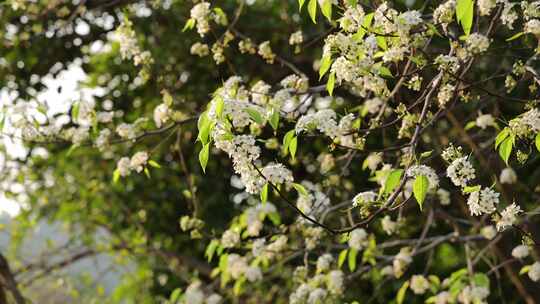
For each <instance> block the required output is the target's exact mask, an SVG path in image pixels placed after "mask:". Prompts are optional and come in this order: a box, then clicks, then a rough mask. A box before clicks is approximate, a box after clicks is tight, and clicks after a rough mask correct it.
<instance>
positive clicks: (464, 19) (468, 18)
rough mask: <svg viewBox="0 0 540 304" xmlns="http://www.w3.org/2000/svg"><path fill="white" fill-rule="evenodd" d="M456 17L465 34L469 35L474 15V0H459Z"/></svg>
mask: <svg viewBox="0 0 540 304" xmlns="http://www.w3.org/2000/svg"><path fill="white" fill-rule="evenodd" d="M456 17H457V21H458V23H459V24H461V27H462V28H463V32H464V33H465V35H466V36H469V34H470V33H471V28H472V23H473V17H474V0H457V3H456Z"/></svg>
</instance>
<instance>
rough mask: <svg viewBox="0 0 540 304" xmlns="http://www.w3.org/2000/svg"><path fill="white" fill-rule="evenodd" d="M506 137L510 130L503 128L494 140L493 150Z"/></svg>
mask: <svg viewBox="0 0 540 304" xmlns="http://www.w3.org/2000/svg"><path fill="white" fill-rule="evenodd" d="M508 136H510V129H508V128H504V129H503V130H502V131H501V132H499V134H497V137H496V138H495V149H497V147H498V146H499V145H500V144H501V143H502V142H503V140H505V139H506V138H507V137H508Z"/></svg>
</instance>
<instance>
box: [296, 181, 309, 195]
mask: <svg viewBox="0 0 540 304" xmlns="http://www.w3.org/2000/svg"><path fill="white" fill-rule="evenodd" d="M292 186H293V187H294V189H296V192H298V194H300V195H303V196H307V195H308V192H307V190H306V188H304V186H302V185H300V184H297V183H292Z"/></svg>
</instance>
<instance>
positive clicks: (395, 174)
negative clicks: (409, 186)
mask: <svg viewBox="0 0 540 304" xmlns="http://www.w3.org/2000/svg"><path fill="white" fill-rule="evenodd" d="M402 174H403V169H397V170H393V171H392V172H390V174H388V177H387V178H386V183H385V184H384V191H383V193H384V194H388V193H390V192H392V191H394V189H395V188H396V187H397V186H398V185H399V182H400V181H401V175H402Z"/></svg>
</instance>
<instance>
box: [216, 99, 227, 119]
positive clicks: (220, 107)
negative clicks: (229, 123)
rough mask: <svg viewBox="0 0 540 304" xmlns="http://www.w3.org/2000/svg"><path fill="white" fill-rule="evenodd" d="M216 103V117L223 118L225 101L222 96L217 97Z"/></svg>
mask: <svg viewBox="0 0 540 304" xmlns="http://www.w3.org/2000/svg"><path fill="white" fill-rule="evenodd" d="M215 103H216V116H217V117H218V118H221V116H222V115H223V108H224V106H225V101H224V100H223V98H222V97H221V96H217V97H216V101H215Z"/></svg>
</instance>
